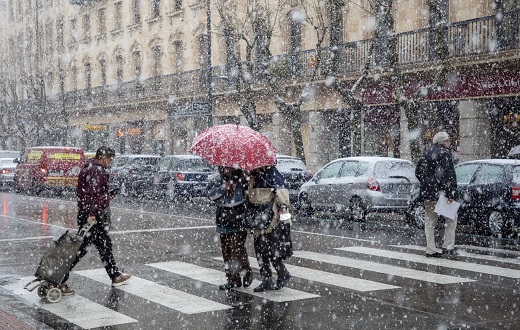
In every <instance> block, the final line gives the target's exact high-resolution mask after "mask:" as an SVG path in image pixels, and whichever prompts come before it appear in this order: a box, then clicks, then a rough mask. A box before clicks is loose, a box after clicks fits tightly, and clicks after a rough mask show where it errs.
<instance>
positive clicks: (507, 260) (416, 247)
mask: <svg viewBox="0 0 520 330" xmlns="http://www.w3.org/2000/svg"><path fill="white" fill-rule="evenodd" d="M390 246H393V247H397V248H405V249H410V250H416V251H423V252H425V251H426V249H425V247H424V246H419V245H390ZM473 248H475V247H473ZM502 251H503V253H507V251H504V250H502ZM458 255H459V256H461V257H471V258H475V259H482V260H490V261H499V262H503V263H510V264H515V265H520V259H516V258H515V259H513V258H504V257H498V256H493V255H487V254H478V253H470V252H467V251H466V250H461V249H458Z"/></svg>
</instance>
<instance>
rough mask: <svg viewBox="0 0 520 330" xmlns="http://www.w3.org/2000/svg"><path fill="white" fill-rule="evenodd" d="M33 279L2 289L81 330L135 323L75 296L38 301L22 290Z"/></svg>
mask: <svg viewBox="0 0 520 330" xmlns="http://www.w3.org/2000/svg"><path fill="white" fill-rule="evenodd" d="M105 276H106V273H105ZM33 279H34V277H23V278H21V279H20V280H18V281H17V282H14V283H11V284H7V285H4V286H3V287H4V288H6V289H7V290H9V291H11V292H13V293H14V294H15V295H17V296H19V297H21V298H23V299H25V300H26V301H28V302H29V303H31V304H33V305H36V306H38V307H39V308H41V309H44V310H46V311H49V312H51V313H52V314H54V315H56V316H59V317H61V318H63V319H65V320H67V321H69V322H71V323H74V324H75V325H77V326H79V327H82V328H83V329H93V328H100V327H110V326H114V325H118V324H126V323H133V322H137V320H135V319H133V318H131V317H128V316H126V315H124V314H121V313H118V312H116V311H113V310H111V309H109V308H107V307H105V306H103V305H100V304H98V303H95V302H93V301H90V300H88V299H86V298H83V297H81V296H79V295H77V294H75V295H73V296H67V297H62V298H61V300H60V301H59V302H58V303H48V302H47V301H46V300H44V299H40V297H38V295H37V294H36V292H35V291H33V292H30V291H27V290H25V289H24V286H25V285H26V284H27V283H29V282H30V281H32V280H33Z"/></svg>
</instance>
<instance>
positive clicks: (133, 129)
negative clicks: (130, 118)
mask: <svg viewBox="0 0 520 330" xmlns="http://www.w3.org/2000/svg"><path fill="white" fill-rule="evenodd" d="M128 135H141V128H139V127H130V128H129V129H128Z"/></svg>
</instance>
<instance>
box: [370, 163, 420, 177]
mask: <svg viewBox="0 0 520 330" xmlns="http://www.w3.org/2000/svg"><path fill="white" fill-rule="evenodd" d="M374 176H375V177H376V178H378V179H388V178H390V177H396V176H401V177H403V176H404V177H406V178H408V179H414V178H415V168H414V166H413V164H411V163H408V162H396V161H382V162H377V163H376V165H375V167H374Z"/></svg>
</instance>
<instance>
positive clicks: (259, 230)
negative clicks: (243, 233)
mask: <svg viewBox="0 0 520 330" xmlns="http://www.w3.org/2000/svg"><path fill="white" fill-rule="evenodd" d="M247 199H248V204H247V216H246V222H247V226H248V227H249V228H251V229H252V230H253V236H254V246H255V254H256V259H257V260H258V266H259V267H260V275H261V276H262V283H261V284H260V285H259V286H258V287H256V288H255V289H254V291H255V292H262V291H266V290H273V289H274V290H280V289H282V288H283V287H285V286H286V285H287V283H288V282H289V279H290V278H291V274H290V273H289V271H288V270H287V268H286V267H285V265H284V263H283V260H285V259H287V258H289V257H290V256H291V255H292V253H293V252H292V240H291V235H290V233H291V222H290V215H289V213H288V208H289V206H290V201H289V191H288V190H287V189H286V188H285V182H284V178H283V176H282V175H281V174H280V172H278V170H277V169H276V167H274V166H267V167H262V168H258V169H255V170H253V171H252V172H251V176H250V178H249V183H248V189H247ZM281 215H282V216H281ZM271 264H272V266H273V268H274V269H275V271H276V273H277V276H278V277H277V280H276V284H275V283H274V282H273V274H272V270H271Z"/></svg>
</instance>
